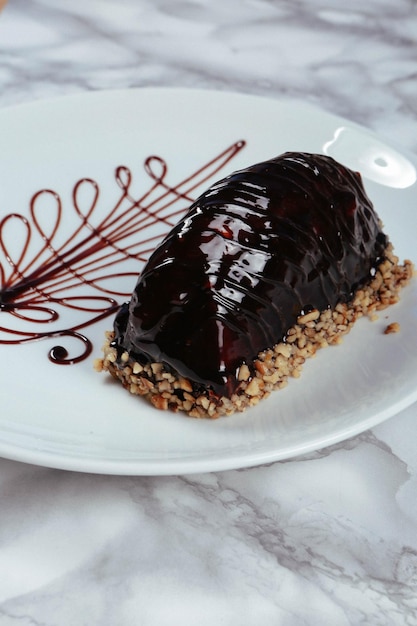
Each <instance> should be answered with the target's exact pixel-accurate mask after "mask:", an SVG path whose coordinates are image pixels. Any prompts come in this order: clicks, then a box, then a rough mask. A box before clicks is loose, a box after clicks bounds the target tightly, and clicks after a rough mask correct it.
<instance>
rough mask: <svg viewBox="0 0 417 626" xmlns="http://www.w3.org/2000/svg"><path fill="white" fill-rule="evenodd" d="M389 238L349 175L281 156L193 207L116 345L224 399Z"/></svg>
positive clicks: (161, 251)
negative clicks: (244, 369) (242, 371)
mask: <svg viewBox="0 0 417 626" xmlns="http://www.w3.org/2000/svg"><path fill="white" fill-rule="evenodd" d="M386 244H387V240H386V237H385V235H384V234H383V233H382V232H381V227H380V222H379V219H378V216H377V215H376V213H375V212H374V209H373V207H372V204H371V202H370V200H369V199H368V197H367V196H366V194H365V191H364V188H363V185H362V182H361V177H360V175H359V174H358V173H355V172H352V171H351V170H349V169H347V168H345V167H343V166H342V165H340V164H339V163H337V162H336V161H334V160H333V159H332V158H330V157H326V156H321V155H313V154H306V153H291V152H287V153H285V154H283V155H281V156H279V157H277V158H275V159H272V160H270V161H266V162H263V163H259V164H257V165H254V166H253V167H249V168H247V169H244V170H241V171H238V172H235V173H234V174H232V175H230V176H228V177H227V178H225V179H223V180H221V181H219V182H218V183H216V184H214V185H213V186H212V187H211V188H210V189H208V191H206V192H205V193H204V194H203V195H202V196H200V198H198V200H197V201H196V202H195V203H193V205H192V206H191V207H190V209H189V211H188V213H187V214H186V215H185V217H184V218H183V219H182V220H181V221H180V222H179V223H178V224H177V225H176V226H175V227H174V229H173V230H172V231H171V232H170V234H169V235H168V236H167V237H166V238H165V240H164V241H163V242H162V243H161V245H160V246H159V247H158V248H157V249H156V250H155V252H154V253H153V255H152V256H151V258H150V259H149V261H148V263H147V264H146V266H145V268H144V270H143V272H142V274H141V276H140V277H139V281H138V283H137V285H136V288H135V290H134V293H133V296H132V299H131V302H130V304H129V305H125V306H124V307H122V309H121V311H120V313H119V314H118V316H117V317H116V321H115V330H116V339H115V345H116V346H117V347H118V349H119V351H123V350H127V351H128V352H129V353H130V354H131V355H132V356H135V357H136V358H137V359H139V360H140V361H142V362H144V361H147V360H148V361H151V362H163V363H165V364H166V366H167V367H168V369H171V370H175V371H176V372H178V373H179V374H181V375H182V376H184V377H187V378H189V379H190V380H191V381H193V383H194V384H195V385H197V387H198V385H199V384H201V385H204V386H205V387H209V388H211V389H212V390H213V391H214V393H215V394H218V395H226V396H230V395H231V394H232V393H233V391H234V390H235V389H236V387H237V384H238V381H237V371H238V369H239V367H240V365H241V364H242V363H244V362H245V363H247V364H248V365H249V366H250V365H251V364H252V362H253V360H254V359H255V358H256V356H257V355H258V354H259V352H261V351H262V350H265V349H266V348H271V347H273V346H274V345H275V344H276V343H278V342H280V341H281V340H283V339H284V338H285V335H286V333H287V331H288V330H289V328H290V327H292V326H293V325H294V324H295V323H296V320H297V317H298V316H299V315H300V314H301V313H303V312H306V311H308V310H310V309H312V308H314V309H319V310H320V311H322V310H324V309H326V308H328V307H331V308H334V307H335V305H336V304H337V303H338V302H340V301H345V302H346V301H348V300H349V299H351V297H352V294H353V293H354V291H355V290H356V289H357V287H358V286H359V285H361V284H363V283H365V282H368V281H369V280H370V277H371V275H372V272H373V268H375V266H376V265H377V264H379V263H380V261H381V258H382V257H383V255H384V250H385V248H386Z"/></svg>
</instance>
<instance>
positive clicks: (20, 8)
mask: <svg viewBox="0 0 417 626" xmlns="http://www.w3.org/2000/svg"><path fill="white" fill-rule="evenodd" d="M416 40H417V5H416V3H415V2H414V0H397V1H396V2H395V3H393V2H390V1H389V0H370V1H368V2H366V3H364V2H359V1H358V0H352V1H351V2H349V3H347V2H342V1H341V0H314V1H313V2H307V0H299V1H297V2H292V1H291V0H212V1H210V2H208V1H207V0H206V1H204V0H184V1H180V0H171V1H170V0H136V1H135V0H119V1H117V0H90V1H89V2H86V1H82V0H71V2H70V1H65V0H9V3H8V5H6V8H5V9H4V11H3V12H2V13H1V15H0V85H1V89H0V106H6V105H14V104H17V103H21V102H30V101H33V100H36V99H37V100H40V99H44V98H49V97H50V96H64V95H66V94H71V93H77V92H83V91H87V90H102V89H114V88H131V87H141V86H154V85H164V86H181V87H199V88H210V89H218V90H233V91H238V92H244V93H253V94H259V95H264V96H268V97H271V98H277V99H284V100H285V99H293V98H298V99H302V100H305V101H307V102H310V103H312V104H315V105H317V106H320V107H321V108H322V109H324V110H327V111H331V112H334V113H336V114H340V115H343V116H345V117H348V118H350V119H352V120H354V121H356V122H359V123H361V124H365V125H366V126H368V127H370V128H372V129H373V130H375V131H377V132H378V133H379V134H381V135H383V136H385V137H387V138H389V139H390V140H393V141H395V142H396V143H397V144H398V145H401V146H403V147H404V148H406V149H408V150H411V151H414V152H417V132H416V121H417V41H416ZM6 158H7V155H5V154H2V159H6ZM4 393H5V390H4V389H1V388H0V397H1V394H4ZM416 418H417V408H416V406H415V405H414V406H412V407H411V408H409V409H407V410H405V411H403V412H402V413H400V414H399V415H397V416H395V417H393V418H391V419H390V420H388V421H386V422H385V423H383V424H381V425H379V426H378V427H376V428H374V429H373V430H372V431H368V432H365V433H363V434H362V435H360V436H357V437H355V438H353V439H350V440H348V441H345V442H343V443H341V444H338V445H335V446H333V447H332V448H328V449H325V450H322V451H319V452H315V453H312V454H309V455H307V456H305V457H302V458H296V459H292V460H290V461H286V462H277V463H274V464H271V465H268V466H262V467H257V468H252V469H242V470H238V471H227V472H218V473H210V474H204V475H188V476H172V477H166V476H165V477H123V476H117V477H112V476H100V475H92V474H82V473H75V472H74V473H72V472H65V471H60V470H55V469H48V468H42V467H35V466H29V465H25V464H23V463H17V462H14V461H10V460H6V459H2V460H0V626H13V625H16V626H17V625H19V626H34V625H37V626H41V625H42V626H70V625H71V626H73V625H76V626H82V625H85V626H96V625H97V626H98V625H99V626H107V625H109V626H110V625H111V626H113V625H119V624H120V625H123V626H138V625H140V626H168V625H169V626H171V625H174V624H175V625H176V624H199V625H200V626H205V625H207V626H208V625H210V626H211V625H212V624H222V625H225V626H252V625H257V624H273V625H281V624H282V625H283V626H301V625H308V626H316V625H317V626H322V625H327V624H329V625H332V626H347V625H359V624H361V625H365V624H370V625H379V626H388V625H398V626H406V625H407V626H414V625H417V451H416V441H417V420H416Z"/></svg>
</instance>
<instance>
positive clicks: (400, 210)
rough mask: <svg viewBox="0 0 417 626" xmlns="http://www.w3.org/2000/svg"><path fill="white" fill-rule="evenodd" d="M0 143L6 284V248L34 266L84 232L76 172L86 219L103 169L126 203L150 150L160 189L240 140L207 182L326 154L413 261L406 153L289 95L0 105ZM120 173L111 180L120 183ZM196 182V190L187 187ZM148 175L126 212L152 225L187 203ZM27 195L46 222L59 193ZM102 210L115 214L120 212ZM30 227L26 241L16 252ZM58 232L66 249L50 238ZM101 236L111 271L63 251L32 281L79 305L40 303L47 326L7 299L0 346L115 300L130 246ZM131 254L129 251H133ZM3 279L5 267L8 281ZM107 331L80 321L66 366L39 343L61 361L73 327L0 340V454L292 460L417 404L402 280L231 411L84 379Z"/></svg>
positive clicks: (123, 467)
mask: <svg viewBox="0 0 417 626" xmlns="http://www.w3.org/2000/svg"><path fill="white" fill-rule="evenodd" d="M0 136H1V138H2V154H3V159H2V168H1V170H0V216H1V218H5V217H6V216H7V215H10V214H19V215H21V216H24V218H25V219H26V221H24V220H23V219H22V218H19V217H13V218H8V219H6V220H4V219H3V230H2V234H1V239H2V242H3V250H2V251H0V262H1V264H2V266H3V274H4V278H7V277H8V276H9V275H10V273H11V268H10V264H9V261H8V260H7V258H6V256H7V254H6V252H7V253H8V255H9V257H13V259H14V260H15V262H16V263H17V266H18V272H19V271H20V272H21V273H22V274H25V275H26V276H27V275H28V274H30V273H31V272H35V274H36V272H37V271H38V267H39V266H41V265H43V266H44V267H45V264H46V262H47V259H49V261H51V259H52V260H53V258H54V257H53V254H54V253H53V252H52V251H51V249H52V248H54V249H59V248H60V254H61V255H64V256H65V255H67V254H68V250H69V248H70V247H71V245H78V242H79V241H81V240H83V241H84V240H85V238H86V236H87V235H88V233H91V230H89V227H88V224H87V223H86V221H87V220H86V219H84V221H83V218H82V215H86V213H87V212H88V208H89V207H91V205H92V198H93V191H92V188H91V186H90V183H85V184H84V185H83V186H82V193H80V194H79V195H78V196H77V203H78V208H79V214H77V212H76V211H75V210H74V204H73V195H72V194H73V188H74V184H75V183H76V182H77V181H78V180H80V179H82V178H86V177H87V178H90V179H94V180H95V181H96V182H97V184H98V185H99V187H100V194H99V197H98V200H97V202H96V205H95V208H94V211H93V212H92V214H91V215H90V216H89V218H88V221H89V222H91V223H92V224H94V225H96V226H97V224H99V223H100V221H102V220H103V219H104V218H105V217H106V216H107V215H108V214H109V212H110V210H111V209H112V207H114V206H115V204H116V203H117V199H118V198H119V196H120V193H121V187H120V186H119V185H118V184H116V181H115V177H114V172H115V170H116V168H117V167H118V166H125V167H128V168H129V169H130V171H131V173H132V183H131V186H130V198H129V199H128V203H129V202H130V203H131V204H132V203H134V201H135V200H137V199H138V198H139V197H140V196H143V194H145V193H146V191H147V190H149V188H150V186H151V178H150V171H149V170H148V171H145V169H146V168H145V167H144V163H145V160H146V158H147V157H149V156H150V155H154V156H159V157H161V158H162V159H164V161H165V162H166V164H167V166H168V169H167V171H166V173H165V178H164V179H163V181H162V183H164V184H166V185H167V186H168V187H177V186H178V184H179V183H180V182H181V181H184V180H186V179H187V178H188V177H189V176H190V175H191V174H193V173H195V172H196V171H197V170H198V169H199V168H201V167H202V166H204V164H207V163H208V162H210V161H211V160H212V159H214V158H215V157H216V156H217V155H219V154H220V153H222V151H224V150H225V149H227V148H228V147H229V146H231V145H232V144H234V143H235V142H237V141H239V140H244V141H246V145H245V147H243V148H242V149H241V150H240V151H238V152H237V154H236V155H235V156H234V157H233V158H232V159H231V160H230V162H229V163H227V164H226V165H225V166H224V167H223V168H221V169H220V170H219V172H217V173H216V174H214V173H213V169H214V168H213V166H210V167H209V169H208V170H204V173H207V176H209V180H211V181H212V180H213V178H214V179H215V178H219V177H221V176H223V175H225V174H226V173H228V172H230V171H232V170H235V169H238V168H240V167H242V166H245V165H250V164H251V163H254V162H256V161H259V160H264V159H266V158H268V157H273V156H276V155H278V154H279V153H281V152H284V151H286V150H302V151H315V152H326V153H328V154H330V155H332V156H334V157H335V158H336V159H338V160H339V161H342V162H344V163H345V164H346V165H348V166H350V167H353V168H355V169H359V170H361V172H362V174H363V176H364V181H365V184H366V187H367V190H368V193H369V195H370V196H371V198H372V199H373V201H374V203H375V205H376V207H377V209H378V211H379V213H380V215H381V217H382V219H383V221H384V222H385V227H386V230H387V232H389V233H390V235H391V238H392V240H393V242H394V243H395V246H396V250H397V252H398V254H399V255H400V256H401V257H402V258H404V257H411V258H413V255H414V250H415V236H416V233H417V210H416V206H417V186H416V169H415V168H416V163H417V161H416V159H415V158H414V157H413V156H411V155H405V154H404V153H403V152H402V151H400V150H398V149H396V148H394V147H392V146H390V145H388V144H387V143H386V142H384V141H382V140H381V139H379V138H377V137H375V135H374V134H372V133H371V132H369V131H367V130H365V129H363V128H360V127H358V126H357V125H355V124H352V123H350V122H348V121H346V120H343V119H340V118H337V117H334V116H332V115H329V114H327V113H324V112H322V111H319V110H316V109H312V108H310V107H307V106H305V105H304V104H300V103H295V102H289V103H286V102H284V103H282V102H276V101H272V100H266V99H261V98H257V97H252V96H244V95H237V94H229V93H217V92H210V91H194V90H193V91H190V90H175V89H144V90H131V91H116V92H110V93H109V92H101V93H100V92H99V93H92V94H83V95H77V96H73V97H67V98H63V99H58V100H54V101H48V102H40V103H35V104H30V105H23V106H19V107H15V108H10V109H5V110H2V111H1V112H0ZM151 166H152V171H153V172H154V176H156V177H157V176H158V172H159V174H160V173H161V172H162V166H161V163H160V162H157V161H155V160H154V161H152V163H151ZM199 176H200V178H198V177H197V178H192V181H191V183H189V182H186V183H184V184H183V185H182V186H180V189H179V190H180V192H182V193H183V194H184V192H185V193H187V192H188V196H190V197H193V196H195V195H197V192H198V191H202V190H203V189H204V188H205V187H206V186H207V185H208V182H209V180H202V179H203V178H204V176H202V175H199ZM210 176H211V177H210ZM197 179H198V180H197ZM123 180H124V181H125V180H126V176H125V175H124V177H123V176H122V177H121V180H119V183H120V184H121V181H123ZM194 182H195V184H196V185H197V186H196V188H195V189H194V190H191V191H190V187H193V186H194ZM162 183H161V184H160V185H159V186H158V187H157V189H156V190H154V192H153V195H152V196H151V198H150V197H149V196H147V197H145V198H143V199H142V201H141V206H145V205H149V204H151V207H150V209H148V210H150V211H151V212H152V211H155V210H156V208H158V210H160V211H162V213H160V215H162V216H165V218H166V216H167V214H170V212H172V210H173V209H182V208H184V207H185V206H187V204H188V200H184V201H183V203H182V204H181V202H179V203H178V204H174V205H170V206H169V207H168V208H167V209H163V208H162V207H163V205H164V197H168V198H172V197H173V196H172V194H169V195H168V196H164V195H163V194H164V189H163V188H162V186H161V185H162ZM198 183H199V184H198ZM42 189H49V190H53V191H54V192H56V193H57V194H59V197H60V198H61V207H62V214H61V218H60V221H59V224H58V219H57V199H56V197H55V196H53V195H52V194H43V195H42V196H41V197H40V198H38V201H37V202H35V212H34V214H33V215H31V214H30V211H29V206H30V201H31V198H32V197H33V196H34V194H35V193H36V192H37V191H39V190H42ZM187 190H188V191H187ZM140 215H141V216H142V217H143V215H144V213H143V212H142V213H141V214H140ZM131 216H133V213H131ZM116 218H117V220H121V219H122V218H121V217H120V215H119V214H116ZM132 219H133V217H132ZM166 221H168V222H169V221H173V218H172V219H166ZM154 222H155V223H154V225H153V226H152V227H150V228H148V229H146V230H144V231H142V232H141V233H140V235H139V236H137V237H136V241H140V240H141V239H142V240H143V239H147V238H148V237H152V236H155V237H159V236H161V234H162V233H163V232H164V231H165V230H166V228H167V227H168V226H167V224H166V223H165V222H164V221H162V222H158V221H155V220H154ZM129 223H131V222H129ZM36 224H38V227H37V226H36ZM120 224H121V222H117V224H116V225H120ZM55 227H56V228H55ZM54 229H55V231H56V232H55V233H54V236H53V237H52V231H53V230H54ZM29 232H30V233H31V238H30V242H29V243H28V246H27V250H26V252H25V254H24V255H22V250H23V248H24V245H25V244H24V242H25V241H26V236H27V234H28V233H29ZM41 232H43V233H44V238H43V239H42V236H41ZM72 235H74V238H73V239H72V241H71V242H70V243H68V242H66V240H67V239H68V238H69V237H70V236H72ZM48 238H49V239H52V241H49V240H48ZM91 241H92V242H93V243H92V244H91V245H93V244H94V243H96V242H97V237H96V236H95V235H93V238H92V240H91ZM154 243H155V242H154V240H152V241H151V243H150V244H149V245H144V246H143V250H145V249H147V248H149V249H151V248H152V246H153V245H154ZM83 245H84V244H83ZM117 245H118V246H119V247H118V248H113V249H112V250H113V252H114V255H113V257H111V260H118V261H120V263H118V265H117V266H113V267H111V268H109V267H106V266H105V262H104V261H103V260H100V258H99V256H94V253H93V252H94V250H93V248H92V247H91V248H89V253H88V255H87V256H84V262H85V263H91V265H88V266H85V265H83V264H81V265H80V263H81V262H80V261H78V262H77V263H78V265H77V263H76V262H75V261H74V253H73V254H72V257H71V254H70V257H71V258H72V259H73V261H71V263H73V267H72V266H71V264H70V267H69V268H67V270H66V272H64V276H63V280H65V282H63V283H61V284H60V285H59V286H58V287H57V286H56V287H55V288H54V287H53V284H55V285H56V279H55V278H54V276H55V274H53V275H52V278H51V277H50V278H49V279H48V277H44V280H43V281H41V283H40V285H38V287H39V288H40V289H44V290H46V291H48V293H52V292H54V293H55V294H56V295H57V298H58V299H61V300H62V298H69V297H70V296H71V297H73V298H75V297H77V298H81V297H82V298H83V299H82V300H81V299H78V300H75V299H74V300H69V299H67V300H65V301H64V303H63V304H64V306H62V305H60V304H59V303H51V306H50V308H52V309H54V310H56V311H57V312H58V313H59V316H60V317H59V319H58V320H56V321H50V322H49V323H45V319H46V318H47V317H48V316H49V317H50V316H51V315H52V314H51V313H46V312H45V311H42V310H39V308H38V309H33V308H30V307H29V308H27V309H20V310H19V313H20V314H21V315H22V316H24V317H26V318H28V319H26V320H24V319H22V318H18V317H16V316H13V315H11V313H10V311H7V310H5V309H4V308H3V310H2V311H0V326H1V327H2V328H3V331H2V333H1V337H0V339H1V340H2V341H3V342H4V340H10V339H12V340H13V339H16V338H23V337H25V336H27V334H25V333H38V332H46V331H47V332H55V331H58V330H65V329H68V328H72V327H74V326H77V325H79V324H81V325H83V324H85V323H86V322H88V321H89V320H91V319H92V318H94V317H95V316H97V315H99V313H98V312H97V311H98V309H99V308H100V306H101V304H102V301H100V300H91V297H92V296H105V295H106V294H105V293H104V292H103V291H100V289H101V288H105V289H107V292H117V291H119V292H120V291H121V292H125V293H126V294H127V293H130V291H131V289H132V288H133V286H134V284H135V282H136V278H135V275H136V273H137V272H138V270H139V269H140V267H141V263H140V262H139V261H136V260H134V259H130V260H126V259H125V257H124V256H123V253H120V249H122V248H126V247H127V246H132V245H133V246H135V242H134V238H132V237H129V236H128V235H127V234H126V236H125V238H123V237H122V238H121V239H120V240H119V242H118V244H117ZM48 246H49V247H48ZM50 248H51V249H50ZM81 249H83V250H84V248H81ZM108 250H110V248H109V249H108ZM131 250H132V251H135V252H137V251H138V249H137V247H136V248H135V247H133V248H131ZM143 250H142V252H143ZM120 254H121V256H120ZM118 255H119V256H118ZM143 256H145V257H146V253H144V254H143ZM67 258H69V257H68V256H65V259H67ZM58 264H59V263H58ZM54 267H55V268H56V266H54ZM81 268H82V269H81ZM74 269H76V271H77V272H80V273H81V274H82V272H83V271H87V269H88V270H91V272H90V273H88V278H89V280H90V282H91V281H94V284H90V285H88V284H87V285H84V286H83V285H82V283H81V282H80V280H79V278H78V274H74V273H72V274H71V272H74ZM115 273H125V274H127V276H126V277H125V278H123V279H118V278H117V277H114V276H113V277H112V276H111V274H115ZM109 274H110V277H107V278H106V279H104V278H103V277H104V276H108V275H109ZM18 279H19V276H18V275H17V274H16V276H15V281H14V282H15V284H16V282H19V280H18ZM54 281H55V282H54ZM107 295H109V297H110V296H111V293H108V294H107ZM33 297H34V296H33V292H30V291H28V290H27V289H26V293H24V295H22V296H21V300H22V298H23V299H24V298H26V299H27V300H32V304H33ZM116 299H117V300H118V301H119V302H122V301H123V300H125V299H127V298H126V297H124V296H123V295H118V296H116ZM61 304H62V303H61ZM74 304H81V305H82V306H84V308H85V309H89V308H90V309H91V308H93V307H96V308H97V311H96V313H95V314H92V313H91V312H88V311H77V310H75V309H73V308H70V306H69V305H74ZM394 321H397V322H399V323H400V325H401V332H400V333H398V334H392V335H384V334H383V329H384V328H385V326H386V325H387V324H388V323H390V322H394ZM111 325H112V317H108V318H106V319H102V320H101V321H99V322H96V323H92V324H90V325H89V326H86V327H85V328H83V329H82V330H80V332H82V333H84V334H85V335H86V336H87V337H88V338H89V340H90V341H91V342H92V345H93V351H92V354H91V355H90V356H89V357H88V358H87V359H85V360H82V361H81V362H79V363H78V364H76V365H57V364H54V363H52V362H51V361H50V360H49V359H48V352H49V350H50V349H51V348H53V347H54V346H55V345H57V344H58V345H64V346H66V347H67V348H68V350H69V356H70V357H75V356H77V354H79V353H80V352H82V348H81V342H80V341H77V340H73V339H71V337H63V338H59V339H45V340H42V341H36V342H29V343H25V344H23V345H4V344H3V345H1V370H2V371H1V388H0V396H1V398H0V400H1V412H0V454H1V455H3V456H4V457H7V458H11V459H17V460H21V461H26V462H30V463H35V464H40V465H45V466H51V467H57V468H63V469H71V470H79V471H89V472H99V473H113V474H179V473H188V472H203V471H212V470H222V469H229V468H239V467H246V466H251V465H256V464H261V463H266V462H270V461H274V460H278V459H286V458H290V457H292V456H294V455H299V454H302V453H304V452H307V451H311V450H315V449H319V448H321V447H324V446H328V445H329V444H333V443H335V442H337V441H341V440H343V439H345V438H347V437H350V436H352V435H355V434H357V433H359V432H361V431H364V430H365V429H368V428H370V427H372V426H374V425H376V424H377V423H379V422H381V421H382V420H384V419H386V418H388V417H390V416H392V415H394V414H395V413H396V412H398V411H399V410H401V409H403V408H405V407H406V406H408V405H410V404H411V403H412V402H413V401H414V400H415V399H416V397H417V351H416V350H415V337H416V336H417V289H416V284H415V282H414V284H412V285H410V286H409V287H408V288H407V289H406V290H405V291H404V294H403V298H402V300H401V302H400V304H398V305H396V306H394V307H392V308H390V309H389V310H388V311H386V312H384V313H383V314H381V315H380V318H379V320H378V321H376V322H372V323H371V322H370V321H368V320H360V321H359V322H358V323H357V325H356V326H355V328H354V330H353V331H352V333H351V334H350V335H349V336H348V337H347V338H346V339H345V341H344V345H343V346H341V347H337V348H329V349H326V350H322V351H321V352H320V353H319V354H318V356H317V357H316V358H315V359H312V360H311V361H310V362H309V363H307V364H306V366H305V369H304V372H303V375H302V377H301V379H299V380H293V381H291V382H290V384H289V385H288V387H287V388H286V389H284V390H283V391H280V392H276V393H275V394H274V395H272V397H270V398H269V399H268V400H266V401H264V402H262V403H261V404H260V405H259V406H258V407H256V408H254V409H252V410H249V411H247V412H246V413H245V414H237V415H235V416H232V417H228V418H221V419H219V420H215V421H209V420H193V419H190V418H186V417H184V416H182V415H175V414H171V413H168V412H159V411H157V410H155V409H153V408H150V406H149V405H148V404H147V403H146V402H144V401H143V400H142V399H139V398H137V397H133V396H130V394H128V393H127V392H125V391H124V390H123V389H122V387H121V386H119V385H118V384H116V383H114V382H113V381H111V380H110V379H109V377H107V376H106V375H102V374H101V375H100V374H97V373H96V372H95V371H94V370H93V365H92V361H93V359H94V358H95V357H97V356H99V355H100V348H101V344H102V342H103V340H102V338H103V334H104V331H105V329H106V328H111ZM11 330H14V331H16V333H17V334H11V333H10V331H11Z"/></svg>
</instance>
